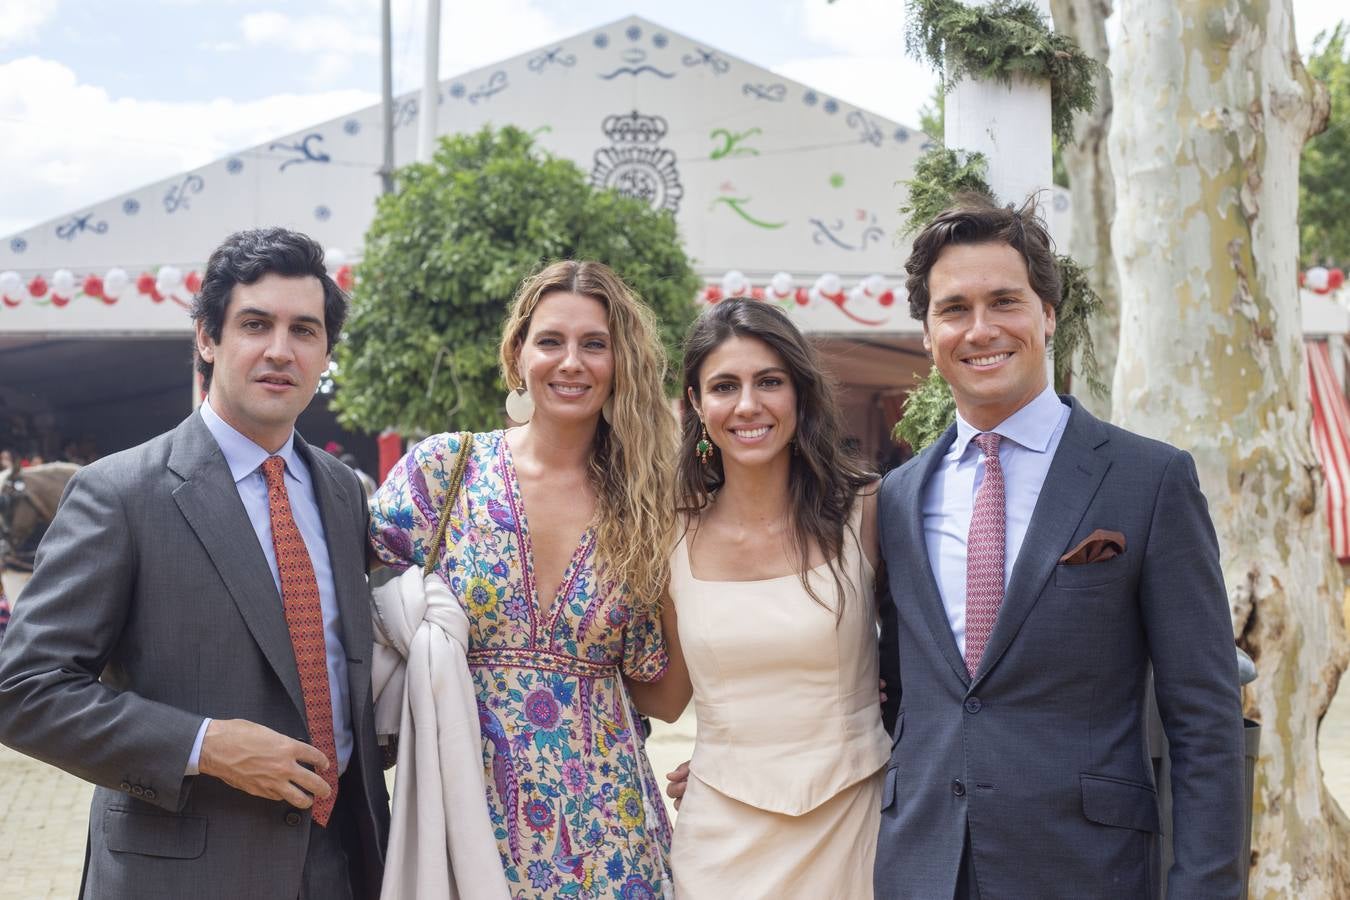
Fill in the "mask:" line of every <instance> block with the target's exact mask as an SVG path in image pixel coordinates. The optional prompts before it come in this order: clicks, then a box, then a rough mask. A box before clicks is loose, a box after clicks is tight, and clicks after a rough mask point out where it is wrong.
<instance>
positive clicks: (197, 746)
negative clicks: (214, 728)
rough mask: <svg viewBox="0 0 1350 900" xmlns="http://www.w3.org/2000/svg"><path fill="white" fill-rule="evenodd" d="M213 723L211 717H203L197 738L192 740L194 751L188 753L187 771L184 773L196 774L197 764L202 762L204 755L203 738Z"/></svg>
mask: <svg viewBox="0 0 1350 900" xmlns="http://www.w3.org/2000/svg"><path fill="white" fill-rule="evenodd" d="M210 724H211V720H210V719H202V727H201V728H198V729H197V739H196V740H195V741H193V742H192V752H191V753H190V754H188V763H187V771H186V772H184V773H183V774H184V775H196V774H197V764H198V763H200V762H201V757H202V738H204V737H206V726H207V725H210Z"/></svg>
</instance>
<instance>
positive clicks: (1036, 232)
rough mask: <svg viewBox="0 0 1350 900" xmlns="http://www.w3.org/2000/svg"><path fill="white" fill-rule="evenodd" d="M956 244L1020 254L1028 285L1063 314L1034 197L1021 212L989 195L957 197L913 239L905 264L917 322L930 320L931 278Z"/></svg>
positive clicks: (1050, 250) (1050, 244)
mask: <svg viewBox="0 0 1350 900" xmlns="http://www.w3.org/2000/svg"><path fill="white" fill-rule="evenodd" d="M956 244H1007V245H1008V246H1009V247H1012V248H1013V249H1014V250H1016V251H1017V252H1018V253H1020V254H1021V255H1022V260H1023V262H1025V263H1026V264H1027V282H1028V283H1029V284H1030V285H1031V289H1032V290H1033V291H1035V292H1036V296H1037V297H1040V298H1041V300H1043V301H1044V302H1046V303H1049V304H1050V307H1051V308H1052V309H1053V310H1055V312H1059V301H1060V294H1061V291H1062V287H1063V285H1062V282H1061V279H1060V276H1059V263H1058V262H1057V261H1056V259H1055V244H1054V241H1052V240H1051V239H1050V232H1049V230H1048V229H1047V228H1046V226H1045V220H1044V219H1042V218H1041V217H1040V215H1039V214H1038V213H1037V212H1036V198H1035V197H1034V196H1033V197H1030V198H1028V199H1027V201H1026V203H1024V204H1022V208H1021V209H1014V208H1013V207H1012V204H1009V205H1008V206H999V205H998V204H997V203H995V202H994V201H993V199H992V198H991V197H989V196H988V195H986V194H978V193H963V194H958V195H957V196H956V198H955V202H954V203H953V204H952V206H950V207H948V208H947V209H946V210H944V211H943V212H941V213H939V214H938V216H937V218H935V219H933V221H931V222H929V223H928V225H926V226H925V227H924V229H923V231H921V232H919V236H918V237H916V238H915V239H914V248H913V250H912V251H911V252H910V254H909V259H907V260H905V272H906V273H908V276H909V277H908V278H906V279H905V289H906V290H907V291H908V292H909V314H910V316H912V317H913V318H915V319H918V320H919V321H923V320H924V319H925V318H926V317H927V316H928V302H929V300H930V299H931V298H930V297H929V294H928V274H929V273H930V272H931V271H932V270H933V266H934V264H936V263H937V260H938V257H939V256H941V255H942V251H943V250H945V249H946V248H948V247H951V246H954V245H956Z"/></svg>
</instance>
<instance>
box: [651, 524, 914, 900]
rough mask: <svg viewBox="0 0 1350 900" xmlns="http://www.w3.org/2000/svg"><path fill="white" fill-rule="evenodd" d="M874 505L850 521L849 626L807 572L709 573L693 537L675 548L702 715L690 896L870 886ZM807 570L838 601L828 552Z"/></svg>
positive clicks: (845, 558)
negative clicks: (702, 572)
mask: <svg viewBox="0 0 1350 900" xmlns="http://www.w3.org/2000/svg"><path fill="white" fill-rule="evenodd" d="M861 506H862V504H861V503H857V504H855V512H854V515H853V517H852V519H851V521H850V522H849V527H848V528H847V529H846V531H845V537H844V549H843V553H842V556H841V562H842V567H841V571H842V572H843V573H844V574H845V576H846V577H847V578H848V579H849V581H850V582H851V585H850V586H848V587H847V589H846V591H845V593H846V600H845V604H844V613H843V617H842V619H840V620H839V622H838V626H837V627H836V624H835V614H834V611H833V610H832V609H825V608H823V607H822V606H821V605H820V604H818V603H816V602H815V601H814V600H812V599H811V596H810V595H809V594H807V592H806V590H805V589H804V588H803V587H802V583H801V580H800V579H799V578H798V577H797V576H796V575H788V576H784V577H781V578H772V579H768V580H765V581H700V580H699V579H697V578H695V577H694V575H693V572H692V571H691V568H690V564H689V552H688V547H687V545H686V543H685V541H684V540H681V541H680V543H679V545H678V546H676V548H675V552H674V554H673V556H672V559H671V596H672V598H673V599H674V602H675V608H676V611H677V612H678V614H679V631H680V643H681V644H682V646H683V649H684V655H685V659H686V661H687V662H688V664H689V674H690V677H691V679H692V681H693V685H694V707H695V711H696V713H697V716H698V732H697V736H696V737H695V741H694V755H693V759H692V761H691V763H690V769H691V772H692V776H691V777H690V779H689V787H688V791H687V792H686V794H685V797H684V800H683V802H682V803H681V806H680V813H679V816H678V818H677V819H676V822H675V840H674V845H673V847H672V849H671V869H672V870H673V873H674V880H675V895H676V897H677V900H703V898H710V900H711V898H716V900H722V898H728V897H735V898H737V900H751V898H757V897H774V898H783V897H810V898H816V897H820V898H827V897H828V898H854V897H856V898H870V897H872V862H873V857H874V855H875V853H876V844H877V828H878V824H879V817H880V798H881V770H882V768H883V767H884V766H885V764H886V761H887V759H888V758H889V757H890V740H889V738H888V737H887V735H886V731H885V728H884V727H883V726H882V724H881V708H880V705H879V698H878V685H877V679H878V674H877V668H878V666H877V645H876V633H877V632H876V612H875V609H876V607H875V602H874V597H873V591H872V583H873V581H872V579H873V572H872V567H871V565H870V564H869V563H868V562H867V559H866V557H865V556H864V554H863V553H862V552H861V549H860V547H859V545H858V540H857V534H858V527H859V522H860V517H861ZM809 577H810V578H811V583H812V586H813V587H814V588H815V590H816V593H817V594H818V595H819V596H820V597H821V599H822V600H825V601H826V602H828V603H829V604H830V605H831V606H833V605H834V604H835V603H836V602H837V601H836V599H835V598H836V594H835V586H834V579H833V577H832V575H831V573H830V569H829V567H828V566H825V565H822V566H819V567H817V568H815V569H813V570H812V571H811V573H810V575H809Z"/></svg>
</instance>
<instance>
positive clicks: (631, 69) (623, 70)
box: [598, 66, 675, 81]
mask: <svg viewBox="0 0 1350 900" xmlns="http://www.w3.org/2000/svg"><path fill="white" fill-rule="evenodd" d="M647 73H651V74H652V75H656V76H657V77H659V78H664V79H666V80H669V79H671V78H674V77H675V73H674V72H663V71H662V70H660V69H658V68H656V66H636V67H635V66H622V67H620V68H617V69H615V70H614V71H613V72H607V73H605V74H603V75H600V76H598V77H600V78H602V79H604V80H605V81H613V80H614V79H615V78H618V77H619V76H620V75H632V76H633V77H634V78H636V77H638V76H639V75H644V74H647Z"/></svg>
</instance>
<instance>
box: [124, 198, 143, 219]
mask: <svg viewBox="0 0 1350 900" xmlns="http://www.w3.org/2000/svg"><path fill="white" fill-rule="evenodd" d="M140 211H141V201H139V200H137V199H136V198H135V197H128V198H127V199H125V200H123V201H122V214H123V215H127V216H134V215H136V213H138V212H140Z"/></svg>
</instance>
